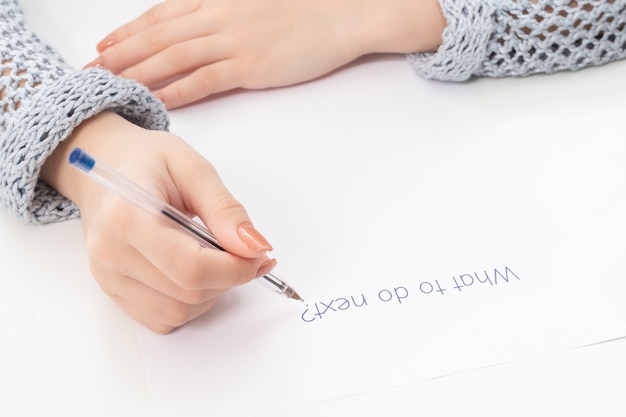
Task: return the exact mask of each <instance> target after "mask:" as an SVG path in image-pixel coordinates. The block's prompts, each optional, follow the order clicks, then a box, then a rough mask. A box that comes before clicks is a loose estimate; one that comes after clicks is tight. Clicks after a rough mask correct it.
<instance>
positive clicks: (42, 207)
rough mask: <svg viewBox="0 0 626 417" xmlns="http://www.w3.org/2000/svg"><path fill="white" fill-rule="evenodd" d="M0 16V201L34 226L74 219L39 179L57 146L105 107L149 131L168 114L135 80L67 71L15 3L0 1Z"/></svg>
mask: <svg viewBox="0 0 626 417" xmlns="http://www.w3.org/2000/svg"><path fill="white" fill-rule="evenodd" d="M0 19H1V20H0V108H1V109H2V111H1V112H0V203H1V204H2V205H3V206H5V207H7V208H8V209H9V210H10V211H11V212H13V213H14V214H15V215H16V216H18V217H20V218H22V219H24V220H26V221H29V222H33V223H47V222H53V221H58V220H63V219H68V218H72V217H77V216H78V215H79V212H78V209H77V208H76V207H75V206H74V204H73V203H71V202H70V201H69V200H67V199H66V198H64V197H63V196H61V195H60V194H58V193H57V192H56V191H55V190H54V189H52V188H51V187H50V186H48V185H47V184H46V183H44V182H43V181H40V180H39V179H38V177H39V172H40V170H41V167H42V165H43V163H44V162H45V160H46V158H47V157H48V156H49V155H50V154H51V153H52V152H53V151H54V149H55V148H56V146H57V145H58V144H59V143H60V142H61V141H62V140H64V139H66V138H67V137H68V136H70V135H71V133H72V131H73V130H74V128H75V127H76V126H78V125H79V124H80V123H81V122H83V121H84V120H86V119H88V118H90V117H92V116H94V115H96V114H98V113H100V112H102V111H105V110H111V111H113V112H116V113H118V114H120V115H121V116H123V117H125V118H126V119H128V120H129V121H131V122H133V123H135V124H138V125H140V126H142V127H145V128H147V129H155V130H165V129H167V126H168V119H167V113H166V111H165V108H164V107H163V105H162V103H161V102H160V101H159V100H157V99H156V98H154V97H153V96H152V95H151V93H150V92H149V91H148V89H146V88H145V87H144V86H142V85H141V84H138V83H136V82H133V81H129V80H124V79H122V78H119V77H116V76H114V75H112V74H111V73H109V72H108V71H105V70H101V69H90V70H87V71H77V70H74V69H72V68H70V67H69V66H68V65H66V64H65V63H64V61H63V60H62V58H61V57H60V56H59V55H58V54H57V53H56V52H55V51H54V50H53V49H52V48H51V47H50V46H48V45H47V44H46V43H45V42H43V41H42V40H41V39H39V38H38V37H37V36H36V35H34V34H33V33H32V32H31V31H30V30H29V29H28V28H27V27H26V26H25V24H24V21H23V16H22V13H21V10H20V9H19V7H18V5H17V2H16V1H9V0H0Z"/></svg>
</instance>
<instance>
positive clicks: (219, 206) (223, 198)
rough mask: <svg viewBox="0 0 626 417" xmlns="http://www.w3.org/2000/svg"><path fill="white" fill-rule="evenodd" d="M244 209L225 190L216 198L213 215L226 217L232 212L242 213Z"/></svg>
mask: <svg viewBox="0 0 626 417" xmlns="http://www.w3.org/2000/svg"><path fill="white" fill-rule="evenodd" d="M241 210H244V209H243V206H242V205H241V203H240V202H239V201H238V200H237V199H235V198H234V197H233V196H232V195H231V194H230V193H229V192H228V191H226V190H224V191H222V192H221V193H220V194H218V195H217V196H216V198H215V204H214V205H213V210H212V213H211V214H212V215H219V216H224V215H227V214H228V213H231V212H240V211H241Z"/></svg>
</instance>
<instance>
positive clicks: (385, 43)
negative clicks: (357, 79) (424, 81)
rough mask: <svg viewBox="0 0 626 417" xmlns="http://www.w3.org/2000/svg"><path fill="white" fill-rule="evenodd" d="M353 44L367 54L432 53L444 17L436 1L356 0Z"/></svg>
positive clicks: (439, 42) (443, 23) (439, 40)
mask: <svg viewBox="0 0 626 417" xmlns="http://www.w3.org/2000/svg"><path fill="white" fill-rule="evenodd" d="M359 4H360V5H361V6H360V7H363V9H362V10H363V12H362V13H359V17H358V21H357V22H355V23H356V25H355V26H356V30H355V31H354V32H353V33H355V35H354V36H356V39H355V41H354V43H355V45H358V47H359V48H361V50H360V51H359V52H360V55H365V54H369V53H416V52H435V51H436V50H437V48H438V47H439V46H440V45H441V42H442V36H443V31H444V29H445V27H446V24H447V22H446V19H445V17H444V15H443V12H442V10H441V6H440V5H439V1H438V0H386V1H381V0H366V1H365V2H363V1H359Z"/></svg>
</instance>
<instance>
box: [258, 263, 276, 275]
mask: <svg viewBox="0 0 626 417" xmlns="http://www.w3.org/2000/svg"><path fill="white" fill-rule="evenodd" d="M277 263H278V262H277V261H276V259H268V260H267V261H265V262H263V263H262V264H261V266H260V267H259V269H258V270H257V271H256V278H260V277H262V276H263V275H265V274H269V273H270V272H271V271H272V269H274V267H276V264H277Z"/></svg>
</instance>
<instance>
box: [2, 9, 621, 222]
mask: <svg viewBox="0 0 626 417" xmlns="http://www.w3.org/2000/svg"><path fill="white" fill-rule="evenodd" d="M440 3H441V6H442V10H443V11H444V14H445V16H446V19H447V21H448V27H447V28H446V30H445V32H444V36H443V44H442V46H441V47H440V48H439V50H438V51H437V52H436V53H429V54H412V55H409V56H408V60H409V63H410V64H411V66H412V67H413V68H414V69H415V71H416V72H417V73H418V74H421V75H423V76H425V77H429V78H434V79H440V80H450V81H462V80H466V79H468V78H470V77H472V76H497V77H501V76H525V75H530V74H535V73H551V72H556V71H562V70H577V69H580V68H583V67H587V66H591V65H600V64H604V63H607V62H610V61H615V60H619V59H622V58H624V57H626V28H625V26H626V0H536V1H535V0H440ZM0 55H1V56H0V108H1V109H2V112H1V113H0V203H1V204H2V205H3V206H5V207H7V208H8V209H9V210H10V211H11V212H13V213H14V214H15V215H16V216H18V217H20V218H22V219H24V220H26V221H29V222H33V223H45V222H51V221H57V220H62V219H67V218H72V217H76V216H77V215H78V210H77V209H76V207H75V206H74V205H73V204H72V203H71V202H69V201H67V200H66V199H65V198H63V197H62V196H60V195H59V194H58V193H56V192H55V191H54V190H53V189H51V188H50V187H49V186H47V185H46V184H45V183H43V182H42V181H39V180H38V176H39V171H40V169H41V166H42V164H43V163H44V161H45V160H46V158H47V157H48V156H49V155H50V154H51V152H52V151H53V150H54V149H55V147H56V146H57V144H58V143H59V142H60V141H62V140H64V139H65V138H67V137H68V136H69V135H70V134H71V133H72V130H73V129H74V128H75V127H76V126H78V125H79V124H80V123H81V122H82V121H84V120H85V119H87V118H89V117H91V116H93V115H95V114H98V113H99V112H101V111H103V110H107V109H108V110H112V111H115V112H117V113H118V114H121V115H122V116H124V117H126V118H127V119H129V120H131V121H133V122H134V123H136V124H138V125H141V126H143V127H146V128H149V129H160V130H162V129H166V128H167V124H168V122H167V115H166V112H165V109H164V108H163V106H162V105H161V103H160V102H159V101H158V100H156V99H155V98H154V97H153V96H152V95H151V94H150V92H149V91H148V90H147V89H146V88H144V87H143V86H141V85H139V84H137V83H134V82H132V81H127V80H123V79H121V78H118V77H115V76H113V75H112V74H110V73H109V72H107V71H104V70H98V69H91V70H87V71H80V70H76V69H73V68H71V67H69V66H68V65H66V64H65V63H64V62H63V60H62V59H61V57H59V55H58V54H57V53H56V52H55V51H54V50H53V49H51V48H50V47H49V46H48V45H47V44H45V43H44V42H43V41H42V40H41V39H39V38H38V37H37V36H35V35H34V34H33V33H32V32H31V31H30V30H29V29H28V28H27V27H26V26H25V24H24V21H23V17H22V14H21V11H20V9H19V7H18V5H17V0H0Z"/></svg>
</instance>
